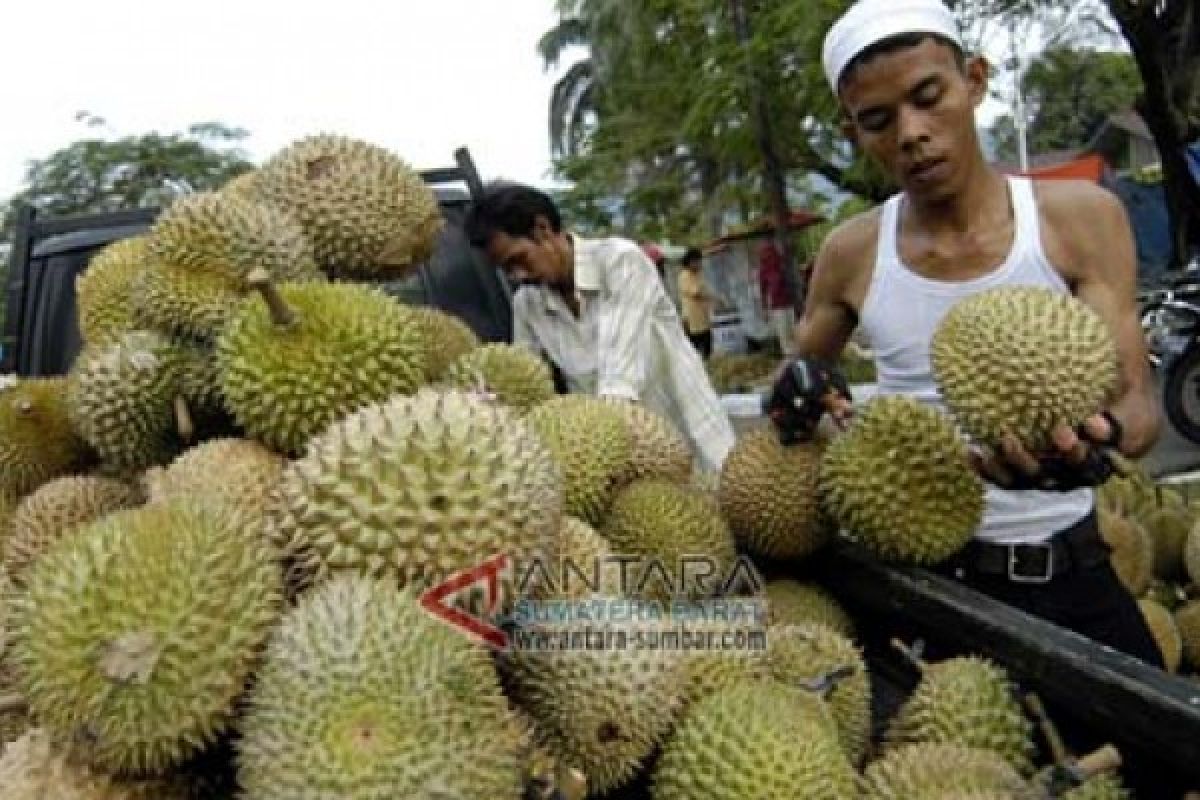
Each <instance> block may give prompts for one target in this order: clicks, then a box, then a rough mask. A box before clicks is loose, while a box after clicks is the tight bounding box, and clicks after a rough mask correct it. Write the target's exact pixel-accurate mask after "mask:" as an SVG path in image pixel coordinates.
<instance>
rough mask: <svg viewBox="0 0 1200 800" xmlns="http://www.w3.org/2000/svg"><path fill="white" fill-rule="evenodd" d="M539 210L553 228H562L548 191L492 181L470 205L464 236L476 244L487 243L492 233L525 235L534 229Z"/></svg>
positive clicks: (559, 217)
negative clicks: (465, 234)
mask: <svg viewBox="0 0 1200 800" xmlns="http://www.w3.org/2000/svg"><path fill="white" fill-rule="evenodd" d="M539 214H541V215H542V216H544V217H545V218H546V221H547V222H549V223H550V227H551V228H552V229H554V230H555V231H559V230H562V217H561V216H560V215H559V213H558V206H556V205H555V204H554V201H553V200H551V199H550V195H548V194H546V193H545V192H542V191H540V190H538V189H534V188H533V187H531V186H524V185H522V184H519V183H501V182H494V183H490V184H488V185H487V186H486V187H485V188H484V190H483V197H481V198H480V199H479V200H478V201H477V202H475V203H473V204H472V205H471V208H470V210H469V211H468V212H467V217H466V220H465V222H464V223H463V227H464V229H465V230H466V233H467V238H468V239H469V240H470V242H471V244H472V245H474V246H475V247H487V243H488V240H489V239H491V238H492V234H495V233H499V232H503V233H507V234H508V235H509V236H528V235H529V234H531V233H533V226H534V222H535V220H536V218H537V216H538V215H539Z"/></svg>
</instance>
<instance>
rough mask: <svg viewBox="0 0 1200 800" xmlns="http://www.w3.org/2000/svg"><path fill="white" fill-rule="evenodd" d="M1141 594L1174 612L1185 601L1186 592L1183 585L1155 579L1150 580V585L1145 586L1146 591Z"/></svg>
mask: <svg viewBox="0 0 1200 800" xmlns="http://www.w3.org/2000/svg"><path fill="white" fill-rule="evenodd" d="M1142 596H1143V597H1145V598H1147V599H1149V600H1153V601H1154V602H1155V603H1158V604H1159V605H1160V606H1162V607H1163V608H1165V609H1166V610H1167V611H1171V612H1174V611H1175V609H1177V608H1179V607H1180V606H1181V605H1183V604H1184V603H1186V602H1187V592H1186V591H1185V590H1184V588H1183V586H1181V585H1179V584H1178V583H1167V582H1166V581H1160V580H1157V579H1156V580H1153V581H1150V586H1148V587H1147V588H1146V593H1145V594H1144V595H1142Z"/></svg>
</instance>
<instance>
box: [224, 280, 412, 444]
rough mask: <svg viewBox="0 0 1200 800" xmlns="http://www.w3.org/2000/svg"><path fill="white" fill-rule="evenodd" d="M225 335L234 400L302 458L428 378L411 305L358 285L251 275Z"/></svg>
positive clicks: (241, 417)
mask: <svg viewBox="0 0 1200 800" xmlns="http://www.w3.org/2000/svg"><path fill="white" fill-rule="evenodd" d="M250 284H251V285H252V286H254V287H255V288H257V289H258V290H259V292H261V293H262V297H257V296H250V297H247V298H246V299H245V300H244V301H243V302H242V304H241V306H240V308H239V309H238V311H237V312H236V313H234V314H233V315H231V317H230V319H229V323H228V325H227V326H226V328H225V329H224V330H223V331H222V333H221V335H220V336H219V337H218V339H217V343H216V357H217V366H218V369H219V371H220V374H221V389H222V392H223V394H224V397H225V405H226V407H227V408H228V409H229V410H230V411H231V412H232V413H233V415H234V417H235V418H236V419H237V421H238V423H239V424H240V425H241V426H242V427H243V428H244V429H245V431H246V432H247V434H249V435H250V436H251V437H253V438H256V439H258V440H260V441H262V442H263V443H264V444H266V445H267V446H268V447H270V448H271V449H272V450H275V451H277V452H279V453H281V454H283V455H288V456H297V455H299V454H300V453H302V452H303V450H304V447H305V445H306V444H307V443H308V441H309V439H311V438H312V437H313V436H314V435H316V434H318V433H320V432H322V431H323V430H324V429H325V428H326V427H328V426H329V425H330V424H331V423H333V422H335V421H336V420H338V419H339V418H340V417H342V416H344V415H345V414H348V413H350V412H351V411H354V410H356V409H359V408H362V407H363V406H366V405H370V404H371V403H376V402H381V401H383V400H386V399H388V398H389V397H391V396H392V395H394V394H411V393H412V392H413V391H415V390H416V389H417V388H418V387H419V386H421V385H422V384H423V383H424V376H425V370H426V364H425V361H426V358H427V350H426V344H425V340H424V338H423V337H422V335H421V330H420V328H419V327H418V326H417V325H416V323H415V322H414V321H413V318H412V315H411V313H410V312H409V310H408V308H407V307H406V306H404V305H402V304H401V303H398V302H396V301H395V300H393V299H392V298H391V297H389V296H387V295H386V294H384V293H383V292H381V291H379V290H378V289H375V288H373V287H370V286H365V285H361V284H354V283H329V284H321V283H293V284H282V285H280V286H275V285H274V284H273V283H271V281H270V280H269V279H268V277H267V276H266V274H265V273H263V272H261V271H259V272H258V273H256V274H255V275H252V276H251V279H250Z"/></svg>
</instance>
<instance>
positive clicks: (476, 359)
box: [443, 343, 554, 412]
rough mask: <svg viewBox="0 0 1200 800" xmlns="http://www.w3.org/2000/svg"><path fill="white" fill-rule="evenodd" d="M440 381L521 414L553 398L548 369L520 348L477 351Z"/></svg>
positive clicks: (489, 347)
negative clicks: (491, 397) (493, 400)
mask: <svg viewBox="0 0 1200 800" xmlns="http://www.w3.org/2000/svg"><path fill="white" fill-rule="evenodd" d="M443 380H444V381H445V382H446V383H447V384H449V385H450V386H453V387H455V388H458V389H463V390H465V391H473V392H479V393H481V394H484V395H491V396H493V397H494V399H495V401H496V402H498V403H502V404H504V405H506V406H509V407H510V408H514V409H516V410H518V411H522V412H524V411H528V410H529V409H530V408H533V407H534V406H536V405H539V404H541V403H544V402H545V401H547V400H549V399H550V398H551V397H553V396H554V376H553V375H552V374H551V372H550V366H549V365H548V364H547V363H546V362H545V361H543V360H542V359H540V358H538V357H537V356H536V355H534V354H533V353H532V352H530V351H529V350H528V349H526V348H524V347H521V346H520V345H512V344H504V343H493V344H485V345H482V346H480V347H476V348H475V349H474V350H471V351H470V352H468V353H466V354H465V355H463V356H461V357H459V358H458V359H457V360H456V361H454V362H453V363H451V364H450V366H449V367H448V368H447V369H446V372H445V374H444V376H443Z"/></svg>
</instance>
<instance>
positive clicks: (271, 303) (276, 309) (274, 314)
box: [246, 267, 296, 328]
mask: <svg viewBox="0 0 1200 800" xmlns="http://www.w3.org/2000/svg"><path fill="white" fill-rule="evenodd" d="M246 283H248V284H249V285H250V288H251V289H254V290H255V291H256V292H258V293H259V294H261V295H262V298H263V300H264V301H265V302H266V304H267V308H268V309H270V311H271V321H272V322H274V323H275V324H276V325H277V326H279V327H280V328H289V327H291V326H292V325H294V324H295V323H296V312H295V311H292V309H291V308H290V307H289V306H288V304H287V303H286V302H284V299H283V295H281V294H280V293H279V289H277V288H276V287H275V284H273V283H271V273H269V272H267V271H266V270H265V269H263V268H262V267H258V268H256V269H254V270H252V271H251V272H250V274H249V275H247V276H246Z"/></svg>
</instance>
